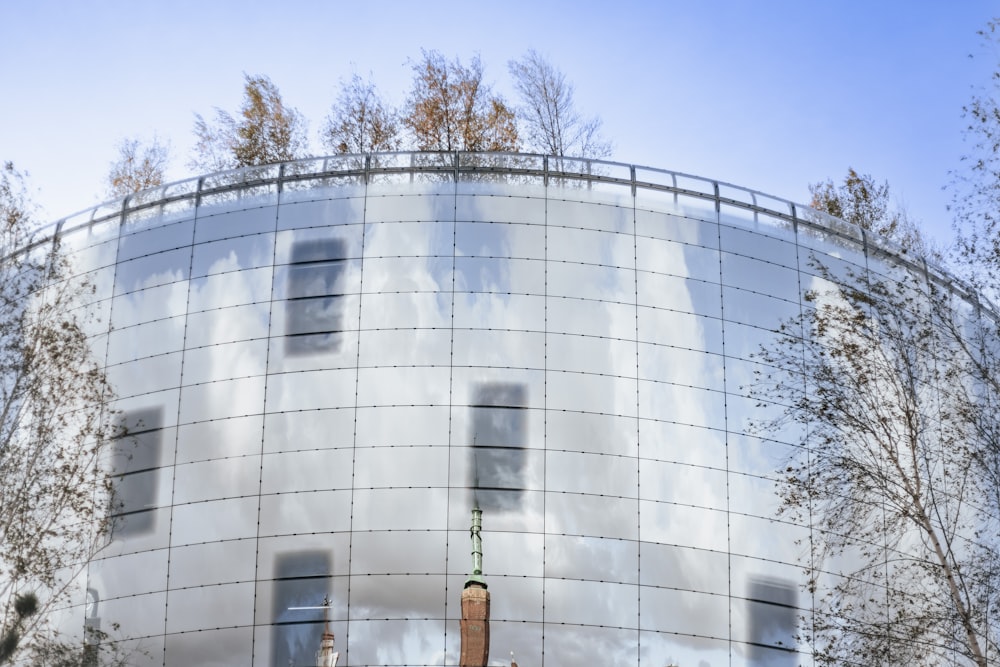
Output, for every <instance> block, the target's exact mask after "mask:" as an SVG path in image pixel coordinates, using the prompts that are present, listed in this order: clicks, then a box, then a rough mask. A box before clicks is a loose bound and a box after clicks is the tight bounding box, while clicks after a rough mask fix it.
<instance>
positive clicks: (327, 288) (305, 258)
mask: <svg viewBox="0 0 1000 667" xmlns="http://www.w3.org/2000/svg"><path fill="white" fill-rule="evenodd" d="M346 263H347V259H346V244H345V243H344V241H343V239H316V240H312V241H299V242H297V243H295V244H294V245H293V246H292V254H291V264H290V266H289V267H288V289H287V294H286V295H285V296H286V298H287V299H288V300H287V301H286V302H285V336H286V338H285V351H286V352H287V353H288V354H311V353H314V352H336V351H337V350H338V349H340V342H341V341H340V333H341V331H343V309H344V303H343V302H344V285H343V281H344V273H345V268H346Z"/></svg>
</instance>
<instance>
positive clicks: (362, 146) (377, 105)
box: [320, 74, 402, 153]
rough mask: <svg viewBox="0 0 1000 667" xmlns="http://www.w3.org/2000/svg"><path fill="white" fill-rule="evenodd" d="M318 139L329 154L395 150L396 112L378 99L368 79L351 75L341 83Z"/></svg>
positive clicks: (397, 134) (398, 141) (397, 139)
mask: <svg viewBox="0 0 1000 667" xmlns="http://www.w3.org/2000/svg"><path fill="white" fill-rule="evenodd" d="M320 140H321V141H322V143H323V145H324V146H325V147H326V148H327V149H328V150H330V151H331V152H333V153H369V152H372V151H395V150H399V147H400V145H401V143H402V138H401V136H400V131H399V118H398V114H397V113H396V110H395V109H393V108H392V107H390V106H389V105H388V104H386V103H385V102H384V101H383V100H382V98H381V97H380V96H379V94H378V91H377V90H376V89H375V84H374V83H372V81H371V80H368V81H365V80H364V79H362V78H361V77H360V76H358V75H357V74H354V75H353V76H352V77H351V79H350V80H349V81H342V82H341V84H340V93H339V94H338V95H337V101H336V102H335V103H334V105H333V107H332V108H331V109H330V114H329V115H328V116H327V117H326V124H325V125H324V126H323V130H322V132H321V135H320Z"/></svg>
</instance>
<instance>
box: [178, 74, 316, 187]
mask: <svg viewBox="0 0 1000 667" xmlns="http://www.w3.org/2000/svg"><path fill="white" fill-rule="evenodd" d="M244 76H245V79H246V81H245V83H244V86H243V104H242V106H241V107H240V113H239V116H238V117H236V118H234V117H233V116H232V115H231V114H229V112H227V111H224V110H222V109H219V108H216V109H215V122H214V123H210V122H208V121H207V120H205V119H204V118H203V117H202V116H201V114H195V124H194V133H195V136H196V137H197V142H196V143H195V155H194V157H193V158H192V160H191V162H190V166H191V167H192V168H194V169H200V170H207V171H219V170H223V169H232V168H236V167H248V166H257V165H265V164H272V163H275V162H283V161H286V160H295V159H298V158H302V157H305V156H306V151H307V146H308V140H307V139H306V122H305V118H303V116H302V114H301V113H299V111H298V110H297V109H295V108H293V107H288V106H285V103H284V101H283V100H282V98H281V93H280V92H279V91H278V87H277V86H275V85H274V83H272V82H271V80H270V79H269V78H267V77H266V76H251V75H249V74H247V75H244Z"/></svg>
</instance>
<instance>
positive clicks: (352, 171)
mask: <svg viewBox="0 0 1000 667" xmlns="http://www.w3.org/2000/svg"><path fill="white" fill-rule="evenodd" d="M489 174H492V175H496V176H497V177H498V180H504V179H508V180H516V179H517V178H522V177H527V178H534V179H537V180H538V181H540V182H541V183H542V184H543V185H544V186H545V187H552V186H553V185H556V186H559V187H565V186H567V185H579V186H584V187H587V188H590V187H592V186H594V185H595V184H611V185H618V186H622V187H625V188H628V189H629V191H630V193H631V194H632V196H633V197H634V196H637V195H638V193H639V192H640V191H649V192H660V193H668V194H670V195H672V197H673V200H674V202H675V203H677V202H678V201H679V200H680V198H685V199H688V200H700V201H704V202H708V203H709V204H711V205H712V206H713V207H714V209H715V211H716V212H717V213H718V212H720V211H721V210H722V207H723V206H727V207H732V208H735V209H740V210H743V211H745V212H747V213H748V214H749V215H750V216H751V219H752V220H753V221H754V222H755V223H756V222H757V220H758V217H759V216H761V215H764V216H767V217H768V219H770V220H772V221H780V222H782V223H783V224H785V225H787V226H788V227H789V228H790V229H791V230H792V231H793V233H795V234H798V232H799V229H800V228H801V227H804V228H806V229H808V230H810V231H812V232H814V233H817V234H819V235H821V236H824V237H827V238H830V237H832V238H831V241H832V242H836V243H839V244H842V245H847V246H849V247H854V248H856V249H857V251H858V252H861V253H864V254H865V255H866V256H883V257H890V258H892V259H893V261H895V262H896V263H899V264H902V265H905V266H906V267H907V268H909V269H910V270H911V271H914V272H915V273H917V274H918V275H923V276H925V277H926V279H927V280H931V281H933V282H935V283H939V284H942V285H946V286H947V287H948V288H949V289H951V290H953V291H957V292H959V293H961V294H963V295H964V296H965V298H967V299H968V300H970V301H972V302H976V303H978V302H980V301H983V298H982V297H981V296H977V295H976V294H975V293H974V292H973V291H972V290H971V289H969V287H968V286H967V285H965V284H964V283H963V282H962V281H960V280H958V279H957V278H956V277H955V276H952V275H951V274H950V273H949V272H948V271H947V270H945V269H943V268H942V267H940V266H938V265H936V263H934V262H932V261H928V260H927V258H924V257H920V256H915V255H914V254H912V253H909V252H907V250H906V249H905V248H902V247H900V246H898V245H896V244H894V243H892V242H891V241H889V240H887V239H881V238H875V237H873V236H872V235H871V234H869V233H867V232H865V231H864V230H862V229H860V228H858V227H857V226H855V225H853V224H851V223H848V222H846V221H844V220H840V219H839V218H835V217H833V216H830V215H828V214H826V213H823V212H821V211H817V210H815V209H812V208H810V207H808V206H805V205H802V204H797V203H795V202H792V201H789V200H785V199H781V198H778V197H774V196H771V195H768V194H765V193H763V192H759V191H757V190H751V189H749V188H744V187H740V186H737V185H733V184H730V183H725V182H722V181H715V180H711V179H707V178H703V177H700V176H694V175H692V174H686V173H683V172H675V171H670V170H666V169H657V168H652V167H641V166H636V165H631V164H625V163H621V162H610V161H605V160H590V159H585V158H569V157H559V156H550V155H538V154H531V153H467V152H392V153H366V154H356V155H333V156H325V157H313V158H305V159H302V160H295V161H291V162H283V163H277V164H271V165H264V166H258V167H243V168H240V169H233V170H230V171H223V172H216V173H213V174H207V175H204V176H199V177H194V178H189V179H185V180H182V181H176V182H172V183H168V184H165V185H162V186H158V187H155V188H151V189H148V190H143V191H141V192H137V193H134V194H130V195H128V196H127V197H125V198H123V199H119V200H113V201H109V202H105V203H103V204H98V205H97V206H94V207H92V208H88V209H85V210H83V211H81V212H79V213H76V214H73V215H70V216H67V217H65V218H62V219H60V220H58V221H56V222H55V223H52V224H51V225H48V226H46V227H43V228H41V229H40V230H38V232H37V233H36V236H35V238H34V240H33V242H32V243H31V244H30V246H28V247H26V248H22V249H20V250H19V251H20V252H23V251H24V250H27V249H30V248H34V247H37V246H39V245H42V244H45V243H49V242H54V241H56V240H57V239H58V238H59V237H60V236H61V235H62V234H64V233H67V232H69V231H73V230H76V229H79V228H81V227H85V226H89V225H94V224H97V223H100V222H103V221H107V220H110V219H113V218H116V217H118V218H121V219H122V220H125V219H126V216H127V215H134V214H136V213H137V212H140V211H144V210H149V209H155V208H164V207H167V206H169V205H171V204H173V203H175V202H181V201H187V200H192V199H193V200H194V202H193V203H194V205H195V206H196V207H197V206H199V205H200V204H201V202H202V200H203V199H204V198H206V197H210V196H212V195H218V194H222V193H229V192H236V191H240V190H247V189H253V188H262V187H264V188H271V187H274V188H276V189H277V191H278V192H279V193H280V192H281V191H282V190H283V189H284V188H285V187H286V186H288V185H290V184H294V183H298V182H307V181H315V180H328V181H329V180H333V181H338V180H343V181H351V180H354V181H358V182H363V183H370V182H372V181H374V180H376V179H377V178H378V177H381V176H394V175H410V176H411V179H412V178H413V177H416V176H419V175H433V176H435V177H437V178H442V179H449V180H450V179H454V180H455V181H456V182H457V181H461V180H462V179H463V176H465V177H467V178H469V179H470V180H471V179H472V178H476V177H481V176H483V175H489ZM0 261H2V260H0ZM984 305H987V304H984ZM988 309H990V310H994V312H996V311H995V309H992V308H991V307H989V306H988Z"/></svg>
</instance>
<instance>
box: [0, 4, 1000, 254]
mask: <svg viewBox="0 0 1000 667" xmlns="http://www.w3.org/2000/svg"><path fill="white" fill-rule="evenodd" d="M995 9H996V6H995V4H994V3H991V2H987V1H985V0H963V1H961V2H948V3H946V2H930V1H927V0H919V1H910V2H902V1H895V2H890V1H888V0H885V1H882V2H872V1H871V0H844V1H840V2H830V1H826V2H813V1H810V0H796V1H792V0H774V1H769V0H757V1H753V2H751V1H750V0H745V1H739V0H718V1H701V2H694V1H691V0H687V1H685V2H679V1H674V0H661V1H659V2H628V1H625V2H620V3H618V4H614V5H613V4H612V3H607V2H590V1H582V0H578V1H576V2H543V1H542V0H534V1H528V2H522V1H520V0H511V1H509V2H505V3H497V2H489V3H487V2H476V1H472V0H465V1H464V2H424V3H417V2H370V3H348V2H333V1H329V2H305V1H296V0H290V1H288V2H285V3H275V2H267V3H264V2H222V1H215V2H188V1H186V0H179V1H175V2H170V3H167V2H153V1H150V2H137V1H132V2H112V1H100V0H97V1H94V2H71V1H70V0H64V1H63V2H55V1H51V0H40V1H37V2H27V1H20V0H0V48H2V53H3V63H2V65H0V91H3V97H4V103H3V104H0V160H13V161H14V162H15V164H16V165H17V166H18V167H19V168H21V169H24V170H27V171H28V172H30V174H31V182H32V185H33V187H34V188H36V193H35V195H36V199H37V201H38V202H39V203H41V204H42V205H43V207H44V211H43V213H42V217H43V218H44V219H46V220H54V219H56V218H58V217H61V216H64V215H67V214H69V213H72V212H75V211H77V210H80V209H83V208H86V207H88V206H91V205H93V204H96V203H98V202H99V201H101V200H102V199H103V197H102V194H103V192H104V188H105V181H104V179H105V176H106V173H107V169H108V165H109V163H110V162H111V160H112V159H113V157H114V146H115V144H116V142H117V141H118V140H119V139H121V138H123V137H126V136H129V137H131V136H137V137H147V138H148V137H150V136H152V135H153V134H154V133H156V134H158V135H159V136H160V137H162V138H166V139H169V140H170V142H171V144H172V152H173V161H172V164H171V168H170V170H169V172H168V176H169V178H170V179H171V180H176V179H181V178H185V177H187V176H190V175H193V174H191V173H190V172H189V171H188V167H187V164H186V163H187V160H188V157H189V154H190V149H191V146H192V144H193V135H192V132H191V128H192V124H193V117H194V113H196V112H200V113H203V114H206V115H208V114H211V112H212V107H215V106H219V107H222V108H225V109H229V110H235V109H236V108H237V107H238V106H239V103H240V96H241V92H242V76H243V73H244V72H246V73H250V74H266V75H268V76H270V77H271V79H272V80H273V81H274V83H275V84H276V85H277V86H278V87H279V88H280V90H281V92H282V94H283V96H284V98H285V100H286V102H287V103H289V104H291V105H293V106H295V107H297V108H299V110H301V111H302V112H303V113H304V114H305V116H306V117H307V118H308V119H309V121H310V138H311V140H312V141H313V150H314V151H316V152H319V151H320V146H319V143H318V141H317V140H316V132H317V130H318V129H319V127H320V125H321V124H322V120H323V117H324V116H325V114H326V113H327V110H328V109H329V106H330V104H331V103H332V102H333V99H334V97H335V95H336V92H337V84H338V82H339V81H340V80H341V79H344V78H346V77H349V76H350V75H351V74H352V72H355V71H357V72H359V73H361V74H362V75H367V74H369V73H371V75H372V77H373V78H374V80H375V82H376V83H377V84H378V86H379V88H380V89H381V90H382V92H383V93H384V95H385V96H386V97H387V98H389V100H390V101H392V102H395V103H401V102H402V101H403V99H404V98H405V95H406V92H407V90H408V89H409V85H410V80H411V69H410V64H409V63H410V61H411V60H412V59H415V58H417V57H419V55H420V49H421V48H427V49H437V50H439V51H441V52H442V53H444V54H445V55H446V56H449V57H452V56H459V57H461V58H462V59H463V60H464V61H467V60H468V59H469V58H470V57H471V56H472V55H474V54H476V53H478V54H479V55H480V56H481V58H482V60H483V63H484V65H485V67H486V77H487V79H488V80H490V81H492V82H493V83H494V85H495V87H496V89H497V90H498V91H500V92H501V93H505V94H507V95H508V96H512V90H511V87H510V84H509V81H508V76H507V67H506V64H507V61H508V60H510V59H511V58H517V57H519V56H520V55H522V54H523V53H524V51H526V50H527V49H529V48H534V49H536V50H538V51H539V52H541V53H543V54H545V55H546V56H548V58H549V59H550V60H551V61H552V62H553V63H554V64H555V65H556V66H557V67H559V68H560V69H562V70H563V71H564V72H565V73H566V75H567V77H568V78H569V79H570V80H571V81H572V82H573V83H574V84H575V86H576V96H577V104H578V106H579V108H580V109H581V110H582V111H584V112H585V113H588V114H598V115H600V116H601V117H602V119H603V120H604V126H605V134H606V135H607V136H608V137H609V138H611V139H612V140H613V141H614V143H615V152H614V156H613V159H616V160H619V161H622V162H631V163H635V164H641V165H647V166H653V167H661V168H665V169H673V170H676V171H683V172H687V173H693V174H697V175H700V176H705V177H709V178H714V179H718V180H722V181H727V182H730V183H735V184H737V185H742V186H745V187H750V188H754V189H758V190H761V191H763V192H766V193H768V194H772V195H775V196H778V197H783V198H787V199H793V200H797V201H806V200H808V189H807V185H808V184H809V183H811V182H816V181H820V180H824V179H826V178H834V179H839V178H842V177H843V175H844V173H845V172H846V170H847V168H848V166H853V167H854V168H855V169H857V170H859V171H861V172H867V173H871V174H872V175H874V176H875V177H876V178H878V179H880V180H881V179H888V181H889V182H890V185H891V187H892V189H893V192H894V194H895V195H896V196H897V197H899V198H900V199H901V200H902V201H903V202H904V203H905V205H906V208H907V209H908V211H909V213H910V214H911V216H913V217H914V218H917V219H919V220H921V221H922V222H923V223H924V225H925V227H926V229H927V230H928V231H929V232H930V234H931V235H932V236H933V237H934V238H936V239H938V241H940V242H942V243H947V241H948V240H949V239H950V237H951V219H950V217H949V214H948V212H947V211H946V208H945V207H946V205H947V203H948V200H949V193H948V192H947V191H944V190H942V187H943V186H945V185H946V184H947V183H948V181H949V176H948V174H949V171H951V170H953V169H956V168H958V167H959V158H960V157H961V155H962V154H963V152H965V148H964V144H963V135H962V128H963V127H964V123H963V120H962V106H963V105H964V104H966V103H967V102H968V100H969V99H970V96H971V95H972V93H973V91H974V89H976V88H983V87H984V86H986V85H988V84H989V83H990V81H989V77H990V73H991V70H992V68H993V67H994V66H996V65H997V63H998V60H1000V55H998V51H997V49H996V47H993V46H989V45H985V44H984V43H983V42H982V40H980V39H979V37H978V36H977V34H976V31H977V30H980V29H982V28H984V27H985V26H986V22H987V21H988V20H989V19H990V18H991V17H992V12H993V11H995ZM970 55H974V56H975V57H972V58H970V57H969V56H970Z"/></svg>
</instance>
